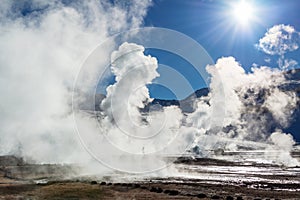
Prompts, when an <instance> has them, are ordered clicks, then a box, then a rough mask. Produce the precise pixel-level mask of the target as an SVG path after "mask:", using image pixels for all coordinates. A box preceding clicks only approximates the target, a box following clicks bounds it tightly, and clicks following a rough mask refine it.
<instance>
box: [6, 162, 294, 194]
mask: <svg viewBox="0 0 300 200" xmlns="http://www.w3.org/2000/svg"><path fill="white" fill-rule="evenodd" d="M182 162H183V163H185V164H184V165H190V164H191V162H193V164H194V165H197V164H201V166H203V165H205V164H206V165H207V166H212V165H220V162H219V161H214V160H211V159H208V160H201V161H200V160H198V161H197V160H193V161H187V160H186V159H182V160H179V163H178V164H182ZM187 163H188V164H187ZM222 165H230V162H225V163H222ZM0 167H1V170H0V199H228V200H230V199H237V200H238V199H239V200H241V199H300V191H299V188H300V184H299V182H298V179H299V178H300V177H299V175H297V174H296V175H293V174H290V175H284V174H282V175H280V174H279V175H275V176H274V175H264V174H261V175H260V176H257V175H255V177H260V178H263V180H269V181H265V182H263V181H261V180H259V179H257V181H252V180H253V179H251V176H252V178H253V176H254V175H249V177H250V178H249V180H251V181H247V179H246V181H245V179H241V180H240V181H231V182H230V181H228V182H224V181H220V182H218V181H208V180H207V181H206V180H203V179H197V178H192V179H190V178H180V177H168V178H153V179H147V180H143V181H134V182H130V183H126V182H122V183H120V182H115V181H114V182H112V181H107V180H105V181H104V179H103V180H101V179H100V180H96V179H94V180H93V179H87V178H77V179H76V178H72V179H63V178H59V177H62V174H65V173H67V172H68V173H69V174H72V173H76V170H74V169H73V168H72V167H71V166H60V165H32V164H31V165H28V164H26V163H24V162H22V160H20V159H18V158H15V157H6V158H4V157H0ZM33 169H34V170H33ZM209 173H211V172H209ZM220 176H222V174H220ZM47 177H48V178H49V177H51V179H52V180H51V179H47ZM53 177H56V178H53ZM55 179H56V180H55ZM37 180H38V181H37ZM272 180H274V181H272ZM293 180H295V181H293ZM287 181H290V182H287Z"/></svg>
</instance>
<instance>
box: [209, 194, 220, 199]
mask: <svg viewBox="0 0 300 200" xmlns="http://www.w3.org/2000/svg"><path fill="white" fill-rule="evenodd" d="M220 198H221V197H220V196H218V195H214V196H212V197H211V199H220Z"/></svg>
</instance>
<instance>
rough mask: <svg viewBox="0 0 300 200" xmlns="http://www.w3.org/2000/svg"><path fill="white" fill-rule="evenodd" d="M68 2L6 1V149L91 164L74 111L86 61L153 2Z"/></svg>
mask: <svg viewBox="0 0 300 200" xmlns="http://www.w3.org/2000/svg"><path fill="white" fill-rule="evenodd" d="M67 2H68V3H64V1H50V2H45V1H40V0H34V1H10V0H4V1H1V6H0V9H1V11H2V12H1V16H0V24H1V29H0V31H1V33H0V43H1V47H0V82H1V83H0V85H1V87H0V92H1V104H0V110H1V116H0V118H1V119H0V132H1V137H0V153H1V154H16V155H19V156H23V157H24V158H32V159H34V160H36V161H37V162H48V163H52V162H77V161H81V160H82V161H83V162H84V159H83V158H82V157H81V156H80V154H82V152H84V150H83V149H82V147H81V145H80V143H79V141H78V139H77V137H76V134H74V121H73V117H72V113H71V108H72V107H71V106H72V105H71V104H72V101H71V95H72V87H73V83H74V80H75V77H76V75H77V73H78V71H79V68H80V65H81V64H82V62H83V61H84V59H85V58H86V57H87V56H88V54H89V53H90V52H91V51H92V50H93V49H94V48H95V46H97V45H98V44H99V43H101V42H103V41H104V40H105V39H106V38H107V37H108V36H109V35H110V34H113V33H116V32H119V31H123V30H128V29H130V28H137V27H138V26H139V25H140V24H142V20H143V17H144V15H145V14H146V10H147V7H148V6H149V4H150V2H149V1H143V2H141V1H131V2H130V3H128V4H126V5H124V6H123V5H122V4H121V2H116V3H114V5H113V4H112V3H110V1H102V2H99V1H94V0H87V1H70V2H69V1H67ZM99 59H102V58H99ZM87 81H88V80H87ZM84 156H88V155H84Z"/></svg>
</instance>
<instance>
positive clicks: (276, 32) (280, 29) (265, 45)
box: [257, 24, 300, 55]
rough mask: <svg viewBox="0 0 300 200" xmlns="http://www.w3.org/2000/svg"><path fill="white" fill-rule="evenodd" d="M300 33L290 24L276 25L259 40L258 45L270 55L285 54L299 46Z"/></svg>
mask: <svg viewBox="0 0 300 200" xmlns="http://www.w3.org/2000/svg"><path fill="white" fill-rule="evenodd" d="M299 34H300V33H299V32H298V31H296V30H295V28H294V27H293V26H290V25H284V24H280V25H275V26H273V27H272V28H270V29H269V30H268V31H267V32H266V33H265V35H264V37H263V38H261V39H260V40H259V43H258V44H257V47H258V48H259V49H260V50H262V51H263V52H265V53H266V54H269V55H284V54H285V53H287V52H289V51H295V50H297V49H298V48H299V36H300V35H299Z"/></svg>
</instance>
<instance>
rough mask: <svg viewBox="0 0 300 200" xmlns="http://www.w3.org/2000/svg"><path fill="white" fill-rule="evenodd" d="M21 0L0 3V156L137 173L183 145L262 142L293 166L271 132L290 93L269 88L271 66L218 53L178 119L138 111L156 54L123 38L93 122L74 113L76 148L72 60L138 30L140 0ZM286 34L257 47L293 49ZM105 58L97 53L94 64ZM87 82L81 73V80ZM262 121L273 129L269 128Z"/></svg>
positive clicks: (289, 104)
mask: <svg viewBox="0 0 300 200" xmlns="http://www.w3.org/2000/svg"><path fill="white" fill-rule="evenodd" d="M25 2H27V3H28V5H29V6H27V10H24V8H23V7H24V5H23V3H20V2H19V1H9V0H6V1H3V2H2V3H3V4H2V5H1V6H0V10H1V11H2V12H1V15H0V17H1V18H0V23H1V33H0V44H1V46H0V92H1V95H2V96H1V104H0V111H1V116H0V134H1V137H0V154H15V155H19V156H22V157H24V158H25V159H26V158H30V159H33V160H35V161H37V162H40V163H46V162H47V163H58V162H59V163H66V162H67V163H85V164H87V165H89V167H90V168H93V167H92V166H91V165H90V161H91V160H92V157H91V154H93V155H92V156H93V157H94V158H96V159H100V160H101V161H104V162H105V163H104V164H106V165H107V166H110V167H112V168H116V169H120V170H125V171H131V172H145V171H151V170H154V169H158V168H163V167H164V166H165V164H166V162H165V160H164V158H163V156H168V155H173V154H175V155H178V154H180V153H183V152H184V151H185V150H186V148H187V147H188V146H189V145H190V144H194V145H197V146H199V148H200V149H201V152H202V153H203V155H204V153H205V151H206V150H211V149H214V148H216V147H221V148H224V149H228V150H237V149H239V148H240V146H248V147H249V146H251V148H253V149H257V148H258V147H257V146H255V144H257V143H263V144H264V146H263V147H264V149H266V150H270V149H274V150H276V149H280V150H281V151H280V153H279V154H278V155H276V158H275V160H274V161H276V162H277V163H283V164H287V165H295V164H297V162H296V161H295V160H293V159H292V158H291V157H289V154H288V153H287V152H289V151H290V150H291V149H292V146H293V145H294V142H293V139H292V136H291V135H289V134H285V133H282V131H281V130H280V128H283V127H287V126H288V125H289V121H290V117H291V115H292V112H293V110H294V109H295V107H296V103H297V100H298V99H297V97H296V95H295V93H293V92H285V91H282V90H280V89H279V86H280V85H281V84H283V83H284V82H285V81H286V80H285V78H284V75H283V74H282V72H281V71H279V70H275V69H271V68H268V67H260V68H253V69H252V72H251V73H246V72H245V71H244V69H243V68H242V66H241V65H240V64H239V63H238V62H237V61H235V59H234V58H232V57H228V58H221V59H219V60H218V61H217V63H216V65H214V66H208V67H207V71H208V72H209V73H210V74H211V76H212V78H211V84H210V93H209V95H208V97H203V98H200V99H198V100H197V102H196V103H195V111H194V112H193V113H190V114H185V115H184V114H183V113H182V112H181V110H180V108H179V107H177V106H169V107H165V108H163V109H162V110H150V112H149V113H145V112H144V111H143V110H142V109H143V108H144V107H145V105H147V104H148V103H150V102H151V101H152V99H151V98H150V96H149V91H148V89H147V87H146V85H147V84H150V83H151V82H152V80H153V79H155V78H156V77H158V76H159V74H158V72H157V60H156V59H155V58H154V57H151V56H145V55H144V53H143V52H144V47H143V46H140V45H138V44H133V43H124V44H122V45H121V46H120V47H119V48H118V50H117V51H114V52H113V53H112V54H111V57H110V59H111V71H112V73H113V74H114V75H115V77H116V80H115V81H116V82H115V83H114V84H113V85H111V86H109V87H108V88H107V96H106V98H105V99H104V100H103V101H102V103H101V105H100V107H101V113H100V116H98V117H99V119H97V118H93V117H91V116H90V115H88V113H85V112H83V111H82V112H81V111H75V112H78V113H79V115H77V116H80V119H79V121H80V123H79V124H77V126H78V127H79V128H81V131H80V134H83V135H81V136H82V138H84V139H85V141H84V143H85V145H83V146H84V147H85V149H84V148H83V147H82V144H81V143H80V141H79V140H78V138H77V136H76V133H75V132H76V131H74V126H75V125H74V120H73V116H72V105H71V104H72V101H71V96H72V92H73V91H72V87H73V83H74V80H75V78H76V75H77V73H78V71H79V70H80V69H79V68H80V65H81V64H82V63H83V61H84V59H85V58H86V57H87V56H88V54H89V53H90V52H91V51H92V50H93V49H94V48H95V46H96V45H98V44H99V43H100V42H102V41H104V40H105V39H106V38H107V37H108V36H109V35H110V34H113V33H116V32H118V31H123V30H127V29H130V28H137V27H139V26H140V25H141V24H142V19H143V17H144V16H145V14H146V10H147V7H148V6H149V5H150V2H149V1H138V0H136V1H131V2H130V3H126V4H124V5H123V4H122V3H121V1H120V2H118V1H117V2H116V3H111V2H110V1H104V2H102V3H99V2H98V1H93V0H88V1H74V2H70V3H63V1H52V2H51V3H45V2H44V1H39V0H34V1H25ZM22 9H23V10H22ZM294 34H298V33H297V32H295V30H294V29H293V28H292V27H290V26H282V25H281V26H278V27H276V28H272V29H270V30H269V31H268V33H266V35H265V37H264V38H263V39H261V40H260V47H261V48H262V49H263V50H264V51H265V52H266V53H268V54H271V55H274V54H279V55H283V54H284V53H285V52H287V51H292V50H295V49H297V48H298V46H297V44H296V43H294V42H291V41H293V35H294ZM298 36H299V34H298ZM286 43H288V45H286ZM277 49H279V50H277ZM107 54H109V51H107V52H103V57H99V58H97V59H98V60H103V61H104V60H106V59H108V58H107V57H106V55H107ZM95 67H99V66H95ZM100 67H105V66H100ZM94 78H95V77H94V74H93V71H91V72H90V74H88V76H86V80H85V81H86V82H85V83H83V84H87V85H88V84H90V83H92V82H93V81H94ZM80 92H81V91H80ZM83 92H86V91H83ZM270 121H274V122H276V124H279V126H280V127H276V128H277V129H276V130H273V129H274V128H272V127H270V126H272V124H270V123H269V122H270ZM82 130H84V131H82ZM272 132H273V133H272ZM81 142H82V141H81ZM251 142H252V143H251ZM249 144H251V145H249ZM259 148H260V147H259ZM89 153H90V154H89ZM145 155H147V156H145ZM282 155H284V156H282ZM266 158H267V159H273V158H268V157H266ZM103 159H104V160H103ZM98 161H99V160H98ZM120 165H122V166H120ZM97 166H98V165H97ZM93 170H96V171H97V170H99V168H98V167H97V168H94V169H93Z"/></svg>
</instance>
